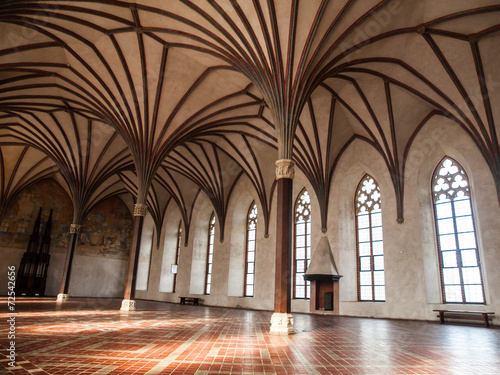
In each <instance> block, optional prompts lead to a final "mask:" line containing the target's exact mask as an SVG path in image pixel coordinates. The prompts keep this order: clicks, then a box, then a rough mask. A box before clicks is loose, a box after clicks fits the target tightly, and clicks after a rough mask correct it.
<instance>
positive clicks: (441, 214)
mask: <svg viewBox="0 0 500 375" xmlns="http://www.w3.org/2000/svg"><path fill="white" fill-rule="evenodd" d="M436 214H437V218H438V219H443V218H448V217H452V216H453V214H452V211H451V202H447V203H440V204H436Z"/></svg>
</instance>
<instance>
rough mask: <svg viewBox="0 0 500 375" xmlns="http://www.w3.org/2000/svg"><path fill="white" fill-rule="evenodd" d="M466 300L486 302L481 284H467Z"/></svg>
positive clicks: (469, 301)
mask: <svg viewBox="0 0 500 375" xmlns="http://www.w3.org/2000/svg"><path fill="white" fill-rule="evenodd" d="M464 289H465V302H468V303H484V298H483V288H482V287H481V285H465V288H464Z"/></svg>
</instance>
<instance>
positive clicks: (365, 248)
mask: <svg viewBox="0 0 500 375" xmlns="http://www.w3.org/2000/svg"><path fill="white" fill-rule="evenodd" d="M356 252H357V260H358V299H359V300H360V301H385V275H384V243H383V236H382V206H381V202H380V188H379V186H378V184H377V181H375V180H374V179H373V177H371V176H369V175H365V177H363V179H362V180H361V182H360V183H359V185H358V188H357V191H356Z"/></svg>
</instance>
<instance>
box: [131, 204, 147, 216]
mask: <svg viewBox="0 0 500 375" xmlns="http://www.w3.org/2000/svg"><path fill="white" fill-rule="evenodd" d="M147 214H148V205H147V204H144V203H136V204H135V205H134V216H146V215H147Z"/></svg>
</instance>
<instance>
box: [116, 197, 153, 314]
mask: <svg viewBox="0 0 500 375" xmlns="http://www.w3.org/2000/svg"><path fill="white" fill-rule="evenodd" d="M147 213H148V207H147V205H145V204H141V203H137V204H136V205H135V209H134V226H133V229H132V243H131V244H130V255H129V261H128V270H127V281H126V283H125V293H124V295H123V301H122V307H121V309H120V310H122V311H131V310H135V300H134V298H135V283H136V281H137V266H138V263H139V253H140V251H141V237H142V227H143V225H144V218H145V216H146V214H147Z"/></svg>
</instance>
